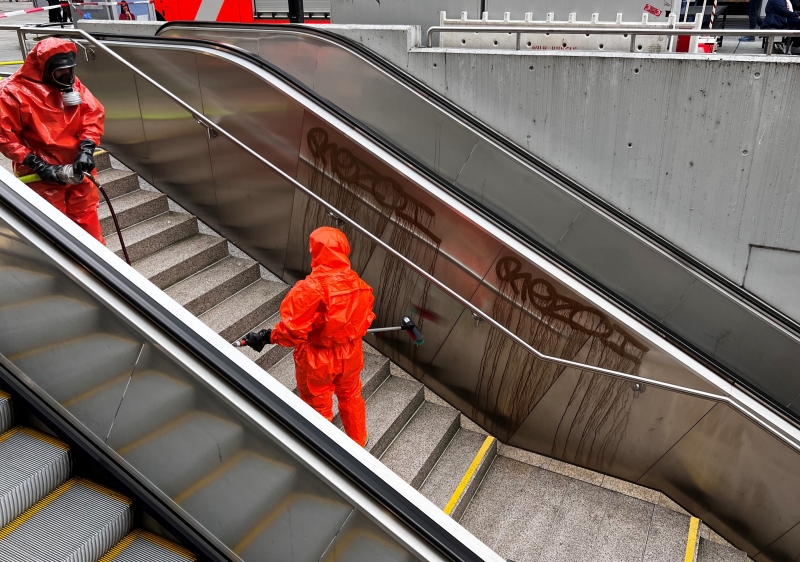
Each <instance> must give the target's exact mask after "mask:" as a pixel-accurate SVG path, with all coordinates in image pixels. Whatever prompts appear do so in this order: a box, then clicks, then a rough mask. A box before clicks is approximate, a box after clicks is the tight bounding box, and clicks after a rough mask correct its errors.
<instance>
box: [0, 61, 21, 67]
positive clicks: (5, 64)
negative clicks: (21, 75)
mask: <svg viewBox="0 0 800 562" xmlns="http://www.w3.org/2000/svg"><path fill="white" fill-rule="evenodd" d="M24 62H25V61H24V60H4V61H2V62H0V66H13V65H16V64H23V63H24Z"/></svg>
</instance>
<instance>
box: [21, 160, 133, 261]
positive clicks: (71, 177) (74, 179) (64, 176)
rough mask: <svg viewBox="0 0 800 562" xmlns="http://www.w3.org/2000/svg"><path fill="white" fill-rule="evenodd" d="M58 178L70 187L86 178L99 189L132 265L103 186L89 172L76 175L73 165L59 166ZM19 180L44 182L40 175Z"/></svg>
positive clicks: (123, 252) (120, 243) (31, 175)
mask: <svg viewBox="0 0 800 562" xmlns="http://www.w3.org/2000/svg"><path fill="white" fill-rule="evenodd" d="M56 176H57V177H58V180H59V181H60V182H62V183H65V184H69V185H76V184H79V183H81V182H82V181H83V179H84V178H86V179H88V180H89V181H90V182H92V183H93V184H94V185H95V187H97V190H98V191H99V192H100V193H102V194H103V199H105V200H106V204H108V210H109V211H111V220H113V221H114V227H115V228H116V229H117V236H118V237H119V245H120V246H121V247H122V255H123V256H125V262H126V263H127V264H128V265H130V264H131V259H130V258H129V257H128V249H127V248H126V247H125V241H124V240H123V239H122V229H121V228H120V227H119V221H118V220H117V213H115V212H114V207H112V206H111V199H109V197H108V193H106V190H105V189H103V186H102V185H100V184H99V183H97V180H96V179H95V178H94V176H93V175H92V174H90V173H89V172H83V173H80V174H75V170H74V169H73V167H72V164H66V165H64V166H58V167H57V168H56ZM17 179H19V181H21V182H22V183H25V184H28V183H34V182H37V181H42V178H40V177H39V174H30V175H28V176H21V177H19V178H17Z"/></svg>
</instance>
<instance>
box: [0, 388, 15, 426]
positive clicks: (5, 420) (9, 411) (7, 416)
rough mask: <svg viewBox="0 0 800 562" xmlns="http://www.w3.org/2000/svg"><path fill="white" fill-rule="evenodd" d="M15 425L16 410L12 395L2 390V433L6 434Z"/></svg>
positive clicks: (0, 402) (0, 415)
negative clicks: (12, 402) (13, 406)
mask: <svg viewBox="0 0 800 562" xmlns="http://www.w3.org/2000/svg"><path fill="white" fill-rule="evenodd" d="M13 425H14V409H13V408H12V404H11V395H10V394H8V393H7V392H4V391H2V390H0V433H5V432H6V431H8V430H9V429H11V426H13Z"/></svg>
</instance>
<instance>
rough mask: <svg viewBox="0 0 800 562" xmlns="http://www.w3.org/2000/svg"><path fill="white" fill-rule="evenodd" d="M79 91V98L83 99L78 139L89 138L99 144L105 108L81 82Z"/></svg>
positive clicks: (104, 119) (104, 118) (103, 125)
mask: <svg viewBox="0 0 800 562" xmlns="http://www.w3.org/2000/svg"><path fill="white" fill-rule="evenodd" d="M80 93H81V99H83V103H81V111H82V112H83V123H82V125H81V132H80V133H79V134H78V140H90V141H92V142H93V143H95V144H96V145H98V146H100V138H101V137H102V136H103V131H104V128H105V121H106V110H105V108H104V107H103V105H102V104H101V103H100V102H99V101H97V98H96V97H94V96H93V95H92V92H90V91H89V90H88V89H86V87H84V86H83V84H81V85H80Z"/></svg>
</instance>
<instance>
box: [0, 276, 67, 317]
mask: <svg viewBox="0 0 800 562" xmlns="http://www.w3.org/2000/svg"><path fill="white" fill-rule="evenodd" d="M0 287H3V288H4V290H3V292H2V293H1V294H0V307H3V306H6V305H9V304H17V303H20V302H24V301H29V300H34V299H38V298H43V297H47V296H50V295H52V294H53V292H55V291H56V288H57V287H56V280H55V278H54V277H53V276H52V275H47V274H44V273H39V272H36V271H30V270H27V269H22V268H19V267H14V266H2V267H0Z"/></svg>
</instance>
